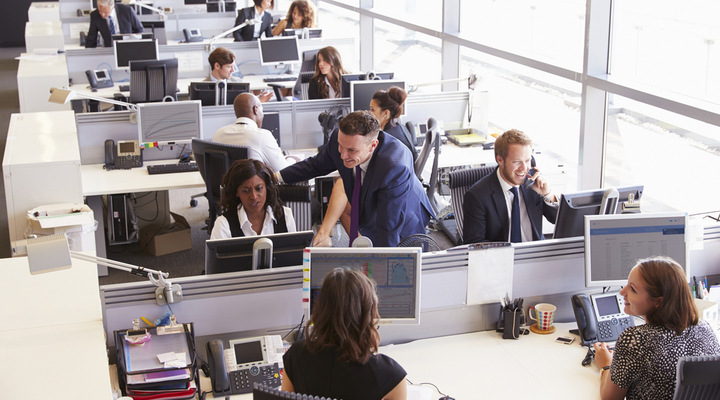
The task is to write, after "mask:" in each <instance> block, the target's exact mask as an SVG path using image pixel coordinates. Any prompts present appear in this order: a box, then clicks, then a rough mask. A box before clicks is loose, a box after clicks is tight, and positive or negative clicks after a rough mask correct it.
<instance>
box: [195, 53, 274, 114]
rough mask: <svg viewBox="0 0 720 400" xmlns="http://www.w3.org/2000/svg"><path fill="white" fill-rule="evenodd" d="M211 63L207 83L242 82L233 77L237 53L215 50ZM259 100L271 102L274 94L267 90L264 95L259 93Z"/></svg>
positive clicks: (210, 59) (209, 58) (209, 60)
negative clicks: (220, 81) (223, 80)
mask: <svg viewBox="0 0 720 400" xmlns="http://www.w3.org/2000/svg"><path fill="white" fill-rule="evenodd" d="M208 62H209V63H210V76H208V77H207V78H205V81H207V82H217V81H219V80H222V79H225V80H226V81H228V82H242V79H241V78H238V77H237V76H234V75H233V72H235V53H233V52H232V50H230V49H228V48H226V47H218V48H217V49H215V50H213V52H212V53H210V56H209V57H208ZM257 96H258V99H260V101H261V102H262V103H266V102H268V101H270V99H272V97H273V92H272V91H270V90H265V91H263V92H262V93H257Z"/></svg>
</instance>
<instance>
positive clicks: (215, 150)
mask: <svg viewBox="0 0 720 400" xmlns="http://www.w3.org/2000/svg"><path fill="white" fill-rule="evenodd" d="M192 151H193V156H194V157H195V162H196V163H197V165H198V171H200V175H201V176H202V177H203V180H204V181H205V197H207V199H208V216H209V218H208V219H207V220H205V222H206V225H207V231H208V233H210V232H212V228H213V225H215V219H216V218H217V211H218V210H217V205H218V203H219V202H220V195H221V192H220V183H221V182H222V177H223V175H225V172H227V170H228V169H229V168H230V166H231V165H232V163H234V162H235V161H237V160H243V159H246V158H248V147H245V146H235V145H232V144H223V143H216V142H209V141H207V140H201V139H193V140H192Z"/></svg>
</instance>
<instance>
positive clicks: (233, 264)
mask: <svg viewBox="0 0 720 400" xmlns="http://www.w3.org/2000/svg"><path fill="white" fill-rule="evenodd" d="M263 239H269V240H270V241H271V242H272V245H273V246H272V262H271V264H270V267H272V268H278V267H293V266H300V265H303V251H304V250H305V248H306V247H309V246H311V245H312V239H313V231H301V232H291V233H276V234H274V235H263V236H243V237H236V238H228V239H212V240H208V241H206V242H205V274H207V275H210V274H222V273H226V272H238V271H250V270H252V269H253V247H254V246H255V243H256V242H258V241H262V240H263ZM258 243H262V242H258ZM264 258H265V257H264V255H263V254H259V255H258V256H256V257H255V260H256V263H258V264H259V266H258V268H268V265H265V264H266V263H265V262H264V261H266V260H264Z"/></svg>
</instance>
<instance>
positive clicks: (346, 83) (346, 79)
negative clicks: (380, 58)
mask: <svg viewBox="0 0 720 400" xmlns="http://www.w3.org/2000/svg"><path fill="white" fill-rule="evenodd" d="M373 76H374V78H373V79H374V80H378V79H385V80H387V79H392V78H394V77H395V73H394V72H381V73H379V74H375V73H373ZM365 78H367V74H343V75H342V77H341V79H340V96H341V97H346V98H347V97H350V82H354V81H364V80H365Z"/></svg>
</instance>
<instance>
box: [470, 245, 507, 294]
mask: <svg viewBox="0 0 720 400" xmlns="http://www.w3.org/2000/svg"><path fill="white" fill-rule="evenodd" d="M514 261H515V248H514V247H512V246H504V247H494V248H489V249H482V250H470V251H469V252H468V279H467V282H468V286H467V304H468V305H471V304H487V303H497V302H498V301H499V299H500V298H502V297H505V296H508V297H510V298H511V299H512V298H513V296H512V283H513V266H514Z"/></svg>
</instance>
